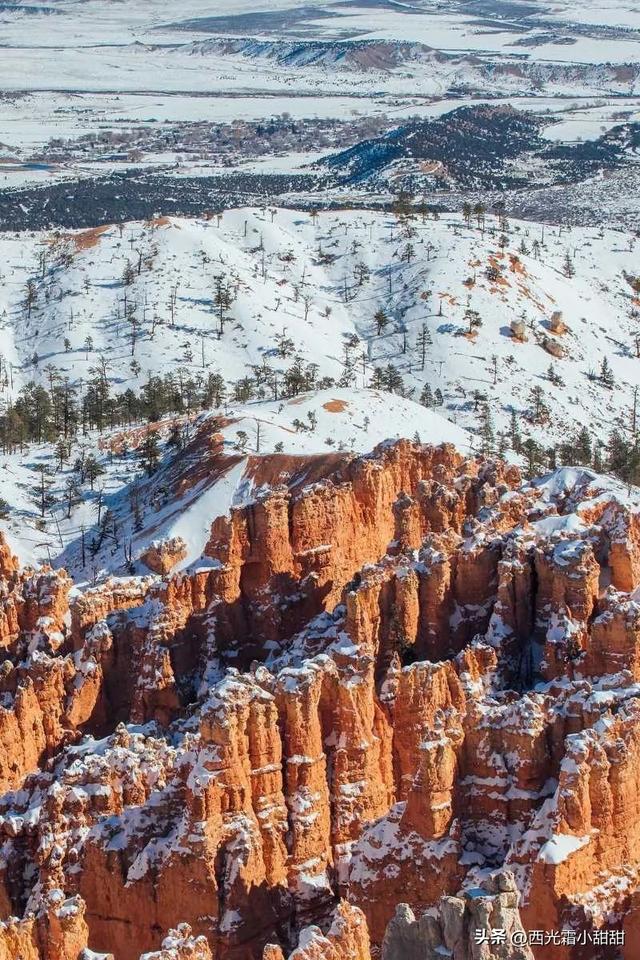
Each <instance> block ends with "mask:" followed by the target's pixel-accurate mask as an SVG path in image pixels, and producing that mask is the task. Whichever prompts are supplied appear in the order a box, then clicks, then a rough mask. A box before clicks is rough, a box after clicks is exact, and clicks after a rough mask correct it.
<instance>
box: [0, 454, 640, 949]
mask: <svg viewBox="0 0 640 960" xmlns="http://www.w3.org/2000/svg"><path fill="white" fill-rule="evenodd" d="M300 466H301V465H300V464H298V467H300ZM253 469H256V470H258V469H259V467H258V465H256V464H254V465H253ZM260 469H264V470H268V469H271V467H269V465H268V464H267V465H264V467H261V468H260ZM314 469H315V471H316V472H315V474H314V476H315V479H316V480H317V482H313V483H311V484H310V485H308V486H305V485H304V483H303V482H302V481H301V480H300V479H296V480H295V482H292V483H291V484H290V486H287V487H286V488H285V487H279V488H277V489H274V490H271V491H270V492H269V493H268V494H266V495H265V496H261V497H259V498H258V500H257V502H256V503H254V504H252V505H251V506H245V507H243V508H238V509H235V510H233V511H232V513H231V516H230V517H229V518H226V519H218V520H215V521H214V522H213V525H212V536H211V540H210V542H209V545H208V547H207V556H206V557H205V558H203V560H202V563H201V564H200V565H199V566H198V565H197V564H196V565H193V566H191V567H190V568H189V570H188V571H186V572H184V573H180V574H176V575H173V576H168V577H165V579H164V580H160V579H158V578H156V577H147V578H131V579H126V580H113V581H110V582H109V581H108V582H106V583H104V584H101V585H98V586H96V587H94V588H91V589H88V590H85V591H84V592H82V593H80V592H79V591H77V590H71V591H70V589H69V588H70V586H71V585H70V582H69V579H68V577H67V576H66V574H64V573H63V572H58V573H54V572H52V571H49V570H43V571H39V572H37V573H34V572H33V571H28V572H24V573H21V572H20V571H18V570H17V569H16V568H15V565H14V564H13V563H12V561H11V558H10V556H9V555H8V554H7V555H5V554H4V553H3V551H2V545H0V556H1V557H2V558H3V559H2V565H3V570H4V578H3V580H2V583H1V585H0V586H1V589H0V642H1V643H2V646H3V649H4V651H5V656H6V661H5V663H4V664H3V665H2V666H1V667H0V745H1V746H2V758H1V759H0V784H1V786H2V793H0V845H1V847H2V858H0V918H2V922H3V926H2V927H0V951H2V950H4V951H5V953H6V954H7V956H12V960H15V956H18V955H20V952H22V954H23V955H24V956H25V957H26V958H27V960H86V957H83V956H82V951H83V950H84V949H85V947H88V949H90V950H93V951H96V952H98V954H100V953H101V952H107V953H112V954H113V956H114V957H115V958H117V960H138V958H139V957H140V956H141V955H142V954H144V953H148V952H149V951H151V956H152V957H153V958H154V960H177V958H180V960H182V958H183V957H184V958H193V960H210V958H214V957H215V960H259V958H261V957H263V955H264V957H266V958H267V960H282V958H284V957H285V956H290V957H291V958H292V960H293V958H295V960H317V958H320V957H323V958H324V957H328V958H332V960H347V958H349V960H370V958H371V957H373V956H375V957H378V956H379V954H380V949H381V945H382V943H383V941H384V938H385V930H386V927H387V924H388V923H389V922H390V921H391V920H392V918H393V916H394V913H395V910H396V907H397V905H398V904H401V903H408V904H409V905H410V908H411V909H413V910H414V911H415V915H418V914H420V915H422V914H423V913H424V911H425V910H426V909H427V908H432V909H433V910H440V906H438V905H441V904H442V896H443V894H444V895H447V896H449V897H451V898H452V900H450V901H446V902H447V903H448V904H449V907H447V908H446V909H450V911H452V912H450V914H447V916H450V918H451V917H454V915H455V917H457V918H458V920H460V921H461V922H462V923H463V926H464V925H465V924H466V925H467V926H468V922H469V923H470V922H471V919H470V918H471V917H472V915H473V918H475V920H477V919H478V918H479V917H480V915H481V914H482V910H485V907H486V910H485V913H486V914H487V920H489V919H490V914H491V910H489V907H488V906H487V905H486V904H485V905H484V906H482V903H480V901H481V900H482V898H479V901H478V903H476V902H475V900H474V899H473V898H471V899H470V900H469V902H467V899H465V898H464V897H462V898H460V897H458V898H456V897H455V894H457V893H458V892H459V891H460V889H461V887H464V889H473V888H474V887H476V886H481V885H482V883H484V882H485V880H486V876H487V873H488V872H490V871H493V870H495V869H496V868H499V867H501V866H502V865H503V864H505V863H506V864H509V865H510V866H511V867H512V869H513V871H514V876H515V878H516V881H517V884H518V887H519V891H520V893H521V895H522V902H521V912H522V917H523V920H524V922H525V926H531V927H536V928H543V927H545V926H547V927H548V928H551V927H554V926H555V927H559V926H562V925H570V924H573V925H581V926H583V927H584V928H585V929H587V930H589V931H592V932H596V931H600V930H603V929H607V930H608V929H617V928H618V927H620V926H621V924H622V917H623V916H624V914H625V912H627V913H628V918H629V919H628V921H627V929H628V932H629V937H630V942H635V941H634V937H635V936H636V934H635V933H634V931H635V929H636V925H637V924H636V921H635V920H634V917H635V913H636V907H635V904H636V902H637V890H638V888H640V883H639V880H640V854H639V853H638V852H637V851H638V850H640V835H638V828H637V824H638V823H640V773H639V771H640V740H639V739H638V732H637V731H638V730H639V729H640V724H639V722H638V721H639V720H640V712H639V711H640V694H639V692H638V688H637V687H636V686H635V681H636V680H640V676H639V670H640V666H639V664H640V661H639V656H638V642H637V640H638V623H639V615H638V600H637V598H636V595H635V593H634V592H633V591H634V590H635V589H636V586H637V584H636V579H637V574H636V566H635V564H636V560H635V557H636V549H637V548H636V539H637V537H636V530H637V521H636V519H635V514H634V512H633V510H632V509H631V508H630V507H629V505H628V504H627V503H618V502H617V501H616V497H615V493H611V492H609V493H606V492H603V490H602V489H601V487H600V486H599V484H598V483H597V482H596V481H594V480H593V477H592V476H591V475H589V476H588V477H585V478H581V477H580V475H578V474H575V475H574V474H572V475H571V477H569V478H567V477H566V476H562V477H560V478H556V479H555V480H554V479H551V480H546V481H545V482H544V483H542V484H536V485H533V486H531V485H525V486H524V487H521V488H520V489H519V490H514V489H513V487H514V485H516V484H517V483H519V479H518V477H517V476H516V474H515V473H514V472H513V471H512V470H510V469H508V468H506V467H504V466H501V465H499V464H497V465H493V464H490V463H484V462H481V461H476V460H474V461H465V460H463V459H462V458H461V457H460V456H459V455H458V454H456V453H455V451H453V450H452V449H451V448H449V447H443V448H439V449H437V450H434V449H432V448H427V447H425V448H423V447H420V446H418V445H416V444H412V443H409V442H407V441H402V442H400V443H398V444H395V445H393V444H387V445H383V446H382V447H381V448H379V449H378V450H377V451H376V452H375V453H374V454H372V455H371V456H368V457H364V458H349V459H347V460H346V461H345V462H341V461H340V458H333V459H332V460H331V462H330V463H325V464H323V465H320V464H317V463H316V465H315V467H314ZM273 470H274V471H275V473H274V475H277V476H278V477H280V478H282V471H281V470H276V468H275V467H273ZM296 476H297V477H298V478H299V477H300V476H302V471H301V470H299V471H298V473H297V474H296ZM576 477H577V479H576ZM572 478H573V479H572ZM571 484H573V486H572V485H571ZM212 519H213V518H212ZM5 552H6V551H5ZM163 573H164V569H163ZM625 578H626V579H625ZM610 583H611V584H612V586H609V584H610ZM623 586H626V588H627V589H626V590H624V589H623ZM252 661H253V662H252ZM489 893H490V897H493V898H494V900H495V898H496V897H497V898H498V899H497V900H495V902H494V903H493V906H492V907H491V909H493V907H495V906H496V904H497V905H498V907H499V908H500V909H499V911H498V913H499V914H500V916H502V914H501V913H500V910H502V908H503V907H504V908H505V910H507V908H508V910H509V911H513V910H515V906H514V905H513V903H512V901H516V900H517V896H516V891H515V890H513V889H512V888H511V887H509V889H504V890H503V889H499V890H495V891H493V892H491V891H490V892H489ZM503 895H504V897H507V900H508V901H509V903H508V904H507V902H506V900H504V902H503V900H501V899H500V897H503ZM507 895H508V896H507ZM340 897H342V898H344V901H345V902H342V903H341V904H340V905H339V906H338V908H337V912H334V911H336V902H337V901H338V900H339V898H340ZM456 899H457V900H459V901H460V902H459V903H455V902H454V901H456ZM460 904H462V906H460ZM481 908H482V909H481ZM456 911H457V912H456ZM474 911H475V912H474ZM478 911H480V912H478ZM487 911H488V912H487ZM445 912H446V910H445ZM14 915H15V916H18V917H19V918H20V917H21V918H22V919H17V920H10V919H9V918H10V917H12V916H14ZM482 916H484V914H482ZM461 918H462V919H461ZM465 918H466V919H465ZM405 919H406V917H405ZM475 920H474V922H475ZM507 921H508V923H510V924H511V923H512V921H513V923H514V924H515V922H516V921H515V919H514V915H512V913H509V914H508V916H507V915H505V923H506V922H507ZM438 922H439V923H440V927H438V928H437V930H436V927H437V924H436V926H433V929H432V930H431V932H432V933H434V931H435V932H438V930H439V931H440V932H439V933H438V936H440V942H439V944H436V946H440V947H443V948H444V947H446V948H447V949H448V948H449V941H448V940H447V937H448V936H449V933H450V932H451V930H450V929H449V928H448V927H446V924H445V927H443V926H442V923H441V922H440V921H438ZM421 923H422V921H419V922H418V925H419V926H420V924H421ZM185 924H186V925H188V926H184V925H185ZM411 929H413V927H411ZM430 929H431V928H430ZM465 929H466V927H465ZM168 930H171V931H172V932H171V933H169V935H168V936H167V931H168ZM434 936H435V933H434ZM465 936H466V935H465ZM449 939H450V938H449ZM434 943H435V941H434ZM456 943H458V946H459V952H460V950H462V951H463V952H462V953H460V956H461V957H463V958H464V957H465V955H466V954H465V953H464V950H467V952H468V938H467V939H465V937H462V939H460V938H458V940H456ZM456 949H458V948H457V947H456ZM7 951H8V953H7ZM12 951H13V952H12ZM292 951H293V952H292ZM534 952H535V956H536V960H551V957H552V956H554V957H555V956H556V954H553V953H552V952H551V948H549V950H546V951H545V949H544V947H543V948H542V949H539V948H535V951H534ZM89 956H91V955H90V954H89ZM507 956H508V955H507V954H505V960H506V957H507ZM523 956H528V954H526V953H525V954H523ZM1 957H2V953H1V952H0V958H1ZM563 960H585V958H584V957H583V955H581V954H580V953H579V952H577V951H573V952H572V951H571V950H569V951H568V952H567V951H566V950H565V956H564V957H563ZM588 960H594V957H589V958H588ZM598 960H600V958H599V957H598Z"/></svg>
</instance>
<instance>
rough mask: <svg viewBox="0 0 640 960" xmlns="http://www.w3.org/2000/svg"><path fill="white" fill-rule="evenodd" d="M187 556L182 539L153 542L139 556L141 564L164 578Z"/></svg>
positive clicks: (174, 538) (185, 546)
mask: <svg viewBox="0 0 640 960" xmlns="http://www.w3.org/2000/svg"><path fill="white" fill-rule="evenodd" d="M186 556H187V545H186V543H185V542H184V540H183V539H182V537H171V538H170V539H168V540H154V541H153V542H152V543H150V544H149V546H148V547H147V549H146V550H145V551H144V552H143V553H142V554H141V555H140V559H141V560H142V562H143V563H144V564H145V566H147V567H148V568H149V570H152V571H153V572H154V573H158V574H160V576H166V574H168V573H171V571H172V570H173V569H174V567H176V566H177V565H178V564H179V563H180V562H181V561H183V560H185V559H186Z"/></svg>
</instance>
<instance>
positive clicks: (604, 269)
mask: <svg viewBox="0 0 640 960" xmlns="http://www.w3.org/2000/svg"><path fill="white" fill-rule="evenodd" d="M499 227H500V225H499V223H498V221H497V220H496V219H495V218H494V217H490V216H487V217H486V222H485V223H484V224H482V225H481V226H480V227H479V226H478V224H477V222H476V219H475V218H472V220H471V221H470V223H469V224H465V222H464V221H463V219H462V218H461V217H456V216H447V217H442V218H440V219H439V220H436V221H434V220H433V219H431V218H426V217H421V218H415V219H413V220H411V221H409V222H408V223H404V224H401V223H400V224H399V223H398V222H397V221H396V219H395V218H394V217H391V216H388V215H382V214H376V213H355V212H354V213H349V212H338V213H322V214H320V215H319V216H317V217H312V216H309V214H306V213H299V212H296V211H284V210H278V211H259V210H232V211H228V212H227V213H225V214H224V215H223V216H222V217H221V218H216V217H214V218H212V219H211V220H209V221H195V220H174V221H170V220H166V219H164V220H161V221H158V222H156V223H155V224H128V225H125V226H124V227H120V228H118V227H111V228H105V229H99V230H97V231H93V232H87V233H82V234H75V235H69V236H67V237H59V236H57V237H56V236H54V235H50V234H47V235H44V234H43V235H31V236H26V235H21V236H18V237H14V236H10V235H3V236H2V238H1V240H0V257H1V263H2V266H1V267H0V271H1V275H2V286H1V287H0V323H1V325H2V342H3V349H2V360H3V370H4V371H5V373H6V377H5V378H3V379H5V380H6V382H5V383H4V385H3V390H2V394H1V398H2V401H3V402H4V403H5V404H6V403H7V402H9V401H10V400H12V399H15V397H16V394H17V391H18V389H19V387H20V386H21V385H24V384H25V383H26V382H28V381H29V380H31V379H35V380H36V381H40V382H42V383H44V384H47V383H48V381H49V378H50V375H51V369H50V368H51V367H53V368H54V370H55V371H56V372H57V373H58V374H59V375H60V376H62V377H68V378H70V380H71V381H72V382H75V383H76V384H77V385H78V386H80V385H81V384H82V383H83V382H84V383H86V381H87V379H88V378H89V377H90V376H91V371H92V370H94V371H95V369H96V367H98V366H100V364H101V358H104V363H105V369H106V375H107V377H108V379H109V380H110V382H111V385H112V389H113V391H114V392H116V393H117V392H122V391H124V390H125V389H127V388H133V389H136V390H137V389H139V388H140V387H141V386H142V384H143V383H144V382H145V380H146V379H147V377H148V374H149V373H155V372H168V371H172V372H174V373H176V374H178V373H179V372H180V371H182V372H183V374H185V375H186V374H189V375H191V376H192V377H197V376H198V375H202V376H204V375H206V374H207V373H209V372H211V371H212V370H215V371H217V372H219V373H220V374H221V375H222V376H223V377H224V379H225V381H226V383H227V388H228V393H229V396H233V393H234V385H235V384H237V383H238V381H240V380H242V379H243V378H245V377H247V376H248V377H250V378H252V377H253V378H254V385H253V397H252V399H255V400H260V399H272V398H273V399H275V398H277V397H278V396H280V395H281V394H282V393H283V392H285V390H284V388H283V383H284V380H285V379H286V376H287V372H288V371H291V369H292V367H294V366H295V364H296V362H298V363H299V365H300V366H301V368H304V369H305V370H306V371H307V373H309V376H310V377H311V380H312V383H311V384H310V385H311V386H312V387H317V386H323V385H327V384H323V378H326V377H330V378H333V380H334V381H336V382H338V383H341V385H343V386H357V387H363V386H369V385H370V384H371V383H372V380H373V381H374V383H375V377H376V374H375V370H376V368H382V369H383V370H386V369H387V367H388V365H389V364H392V365H393V366H394V367H395V368H396V370H397V372H398V373H399V374H400V376H401V378H402V386H401V387H398V389H399V390H403V391H404V393H405V394H406V395H408V396H412V397H413V398H414V399H419V397H420V395H421V393H422V390H423V388H424V385H425V383H428V384H429V385H430V387H431V389H432V391H433V392H434V393H435V391H436V390H437V389H439V390H440V391H441V392H442V395H443V400H444V404H443V406H442V407H441V408H440V411H439V412H440V413H442V414H444V415H445V416H446V417H448V418H449V419H450V420H452V421H455V422H457V423H459V424H460V425H462V426H464V427H469V428H471V429H476V428H477V426H478V408H479V401H478V397H477V395H475V393H476V391H479V392H480V393H482V394H484V395H486V397H487V398H490V401H491V403H490V406H491V410H492V414H493V416H494V418H495V425H496V428H497V429H500V428H506V427H507V425H508V424H509V421H510V418H511V414H512V411H515V413H516V415H517V417H518V419H519V421H520V422H521V428H522V430H523V432H524V433H531V435H532V436H534V437H536V438H537V439H538V440H540V441H544V442H545V443H546V444H549V443H552V442H557V441H561V440H564V439H566V436H567V432H571V431H573V430H575V429H576V428H577V427H578V426H579V425H581V424H582V422H583V419H584V410H585V408H586V409H588V410H589V417H590V422H591V429H592V430H593V432H594V434H595V435H597V436H599V437H600V438H601V439H603V440H604V439H605V438H606V436H607V435H608V433H609V431H610V429H611V427H612V426H613V425H614V424H615V423H616V421H617V420H620V421H621V422H623V423H626V422H627V421H628V417H629V406H630V404H631V403H632V399H633V389H634V387H635V385H636V384H637V382H638V371H639V367H640V361H639V360H638V357H637V356H636V353H637V350H636V332H637V316H636V315H637V311H638V307H639V304H638V301H637V299H634V290H633V287H632V284H631V281H632V279H633V275H634V262H635V254H634V246H635V242H636V241H635V238H634V237H633V236H632V235H630V234H623V233H620V232H617V231H604V230H585V229H578V228H574V229H571V230H570V229H567V228H565V229H562V228H546V229H545V228H542V227H539V226H536V225H535V224H532V223H524V222H523V223H518V222H511V223H510V224H506V225H505V224H502V227H505V228H506V229H505V230H504V231H503V230H502V229H500V228H499ZM42 258H44V259H42ZM128 264H129V265H130V267H131V270H130V273H131V276H130V278H129V279H130V283H129V284H128V285H127V284H125V283H124V282H123V275H124V273H125V271H126V269H127V265H128ZM43 272H44V279H42V274H43ZM217 278H221V279H220V280H218V279H217ZM30 282H31V284H32V287H33V290H34V291H35V292H34V293H32V295H31V299H32V300H33V303H32V305H31V309H30V314H31V315H30V316H29V308H28V307H27V305H26V299H27V289H28V284H29V283H30ZM219 283H221V284H222V286H223V288H224V289H227V288H228V289H229V291H230V295H231V303H230V304H229V305H228V306H227V307H224V308H223V309H222V311H220V310H219V309H218V307H217V306H216V304H215V302H214V301H215V295H216V285H217V284H219ZM380 309H382V310H384V311H385V313H386V316H387V322H386V323H385V324H384V326H383V327H382V328H381V329H380V332H379V333H378V323H377V321H375V320H374V316H375V314H376V313H377V312H378V311H379V310H380ZM468 310H471V311H474V312H475V313H477V315H478V317H479V319H480V320H481V322H482V325H481V326H479V327H475V328H474V329H473V332H472V333H471V334H469V320H470V317H471V318H472V317H473V316H475V313H474V314H469V313H468V312H467V311H468ZM220 312H222V315H223V318H224V322H223V332H222V334H221V335H220V336H219V330H220V323H219V314H220ZM556 312H561V313H562V321H563V323H564V326H565V327H566V329H565V331H564V332H563V333H559V334H554V333H553V332H551V330H550V326H551V321H552V317H553V314H554V313H556ZM514 320H522V321H523V322H524V337H525V339H524V340H523V341H520V340H518V339H515V338H514V337H513V336H512V335H511V331H510V324H511V322H512V321H514ZM423 326H424V328H425V329H426V331H427V336H426V340H427V343H426V346H425V350H424V365H423V362H422V353H423V350H422V346H421V339H422V337H423ZM87 338H90V339H89V340H87ZM65 341H67V342H66V345H65ZM134 341H135V342H134ZM428 341H431V342H430V343H429V342H428ZM552 343H555V344H556V345H557V346H559V347H560V348H561V350H562V352H563V354H564V356H563V358H561V359H556V358H555V357H554V356H552V355H551V354H550V353H549V352H548V350H549V349H551V350H554V349H556V348H554V347H552V346H550V344H552ZM545 344H546V347H545ZM556 352H558V351H557V350H556ZM604 357H606V358H607V362H608V364H609V365H610V367H611V370H612V374H613V380H614V388H613V389H609V388H608V387H607V386H606V384H604V383H603V382H601V380H600V379H599V373H600V369H601V365H602V360H603V358H604ZM296 358H299V360H298V361H296ZM551 363H553V364H554V367H555V370H556V373H557V375H558V377H559V378H560V380H561V382H556V383H555V384H554V383H553V382H552V381H551V380H550V379H549V377H548V370H549V366H550V364H551ZM309 364H314V365H316V366H315V367H313V368H312V369H311V370H310V368H309V367H308V365H309ZM260 369H262V373H260ZM265 371H266V372H265ZM309 371H310V372H309ZM256 378H257V379H256ZM533 387H539V388H540V390H541V391H542V399H543V401H544V404H545V405H546V407H547V408H548V415H545V416H544V417H543V418H542V420H541V421H540V422H535V421H536V418H535V417H533V418H531V417H530V416H529V415H530V413H531V408H532V403H531V396H530V394H531V390H532V388H533ZM527 417H529V420H530V422H527ZM538 419H539V418H538Z"/></svg>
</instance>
